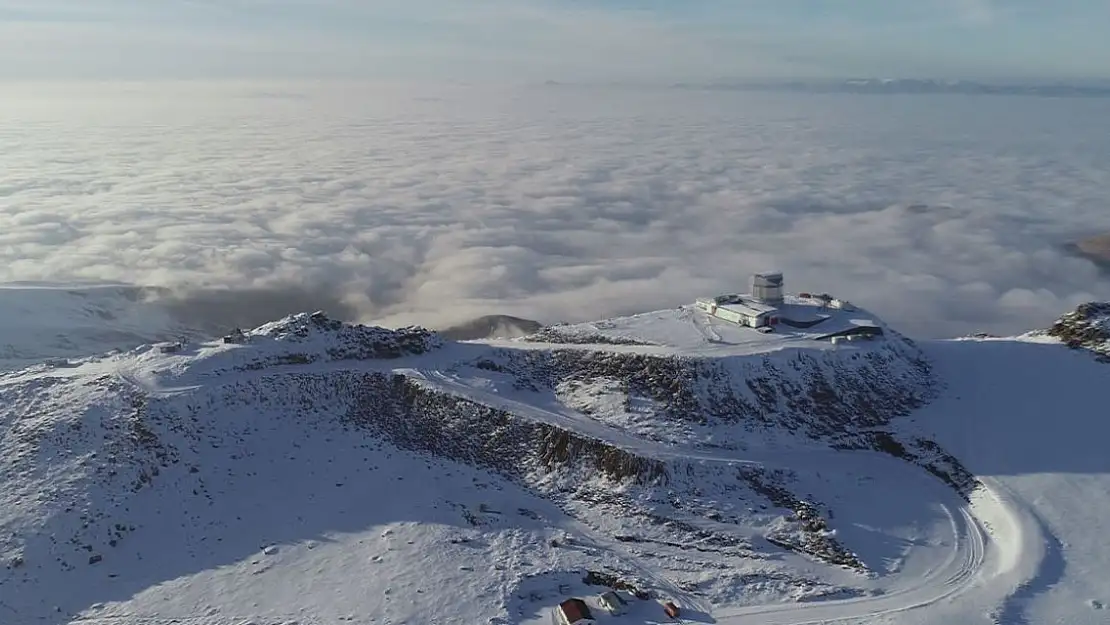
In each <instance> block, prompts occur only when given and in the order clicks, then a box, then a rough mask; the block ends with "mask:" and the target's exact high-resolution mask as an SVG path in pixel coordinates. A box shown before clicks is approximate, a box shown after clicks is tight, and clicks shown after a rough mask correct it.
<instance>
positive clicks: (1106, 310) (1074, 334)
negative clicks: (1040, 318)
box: [1048, 302, 1110, 363]
mask: <svg viewBox="0 0 1110 625" xmlns="http://www.w3.org/2000/svg"><path fill="white" fill-rule="evenodd" d="M1048 335H1049V336H1053V337H1056V338H1058V339H1060V340H1061V341H1063V342H1064V344H1065V345H1067V346H1068V347H1070V348H1072V349H1085V350H1089V351H1091V352H1092V353H1093V354H1094V355H1095V357H1096V358H1098V360H1099V361H1101V362H1106V363H1110V302H1088V303H1086V304H1080V305H1079V306H1078V307H1077V308H1076V309H1075V310H1074V311H1072V312H1070V313H1067V314H1066V315H1064V316H1062V317H1060V318H1059V319H1057V320H1056V323H1054V324H1052V327H1051V328H1049V329H1048Z"/></svg>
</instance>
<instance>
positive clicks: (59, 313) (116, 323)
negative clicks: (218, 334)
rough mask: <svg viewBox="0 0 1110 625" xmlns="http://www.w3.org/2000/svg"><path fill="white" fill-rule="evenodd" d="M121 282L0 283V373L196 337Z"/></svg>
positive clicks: (147, 292) (146, 292)
mask: <svg viewBox="0 0 1110 625" xmlns="http://www.w3.org/2000/svg"><path fill="white" fill-rule="evenodd" d="M154 294H155V291H154V290H153V289H144V288H141V287H135V286H129V285H124V284H102V283H96V284H82V283H74V284H56V283H33V282H19V283H4V284H0V371H4V370H12V369H21V368H23V367H27V366H29V365H33V364H36V363H40V362H43V361H46V360H49V359H65V358H70V357H82V356H91V355H94V354H99V353H103V352H106V351H109V350H111V349H129V348H132V347H136V346H138V345H142V344H143V343H150V342H153V341H160V340H168V339H173V338H177V337H180V336H185V337H192V338H199V333H198V332H196V331H195V330H193V329H191V328H188V327H186V326H185V325H183V324H182V323H180V322H179V321H177V320H175V319H174V318H173V317H172V316H171V315H170V314H168V313H167V312H166V311H165V310H164V309H163V308H161V307H159V306H158V305H156V304H155V303H154V301H153V299H154V298H153V296H154Z"/></svg>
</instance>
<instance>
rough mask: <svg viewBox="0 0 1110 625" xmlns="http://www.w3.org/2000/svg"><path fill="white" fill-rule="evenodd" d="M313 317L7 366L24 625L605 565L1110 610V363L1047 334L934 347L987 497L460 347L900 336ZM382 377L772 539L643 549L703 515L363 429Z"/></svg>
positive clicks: (261, 604)
mask: <svg viewBox="0 0 1110 625" xmlns="http://www.w3.org/2000/svg"><path fill="white" fill-rule="evenodd" d="M864 315H865V313H864ZM852 316H853V318H860V317H861V313H860V312H859V311H857V312H855V313H852ZM307 319H308V317H307V316H301V317H299V318H297V319H294V320H293V321H290V320H288V319H287V320H283V321H281V322H277V323H275V324H269V325H267V326H263V327H262V328H259V329H258V330H256V331H254V332H252V333H249V334H250V336H249V339H248V341H247V342H246V343H245V344H231V343H223V342H198V343H187V344H184V345H182V346H180V347H179V348H178V347H175V348H174V349H172V350H169V349H161V348H159V347H158V346H154V345H146V346H143V347H140V348H137V349H134V350H131V351H127V352H123V353H117V354H110V355H104V356H96V357H87V358H73V359H72V360H71V361H70V362H68V363H67V365H66V366H58V363H52V364H51V365H39V366H35V367H30V368H25V369H21V370H18V371H9V372H6V373H0V428H2V430H0V432H2V438H0V557H2V558H3V559H4V560H3V562H0V564H2V565H4V566H5V567H6V568H0V622H2V623H13V624H17V625H18V624H22V623H27V624H31V623H49V624H56V623H57V624H60V623H85V624H88V625H109V624H112V625H140V624H141V625H161V624H168V623H179V624H183V625H184V624H190V625H246V624H247V623H254V624H255V625H278V624H282V625H292V624H294V623H296V624H298V625H316V624H324V623H391V624H399V623H409V624H434V623H529V624H531V623H534V624H544V625H546V624H548V623H551V622H552V616H551V611H550V610H551V608H552V607H553V606H554V605H555V604H557V603H558V602H559V601H560V600H561V598H563V597H566V596H571V595H573V596H580V597H585V598H586V599H587V601H588V602H589V603H590V604H591V605H592V606H594V607H595V608H596V607H597V603H596V596H597V595H598V594H599V593H600V592H602V591H603V590H604V588H602V587H597V586H586V585H584V584H583V583H582V572H583V571H585V570H609V571H619V572H623V573H624V574H625V576H626V577H628V576H631V577H633V578H635V579H636V580H638V581H639V582H640V583H641V584H642V586H643V587H645V588H648V589H650V590H651V591H653V592H654V593H656V594H657V595H658V597H659V598H661V599H663V598H666V599H674V600H675V601H676V602H677V603H678V604H679V605H680V606H682V607H683V609H684V614H683V617H684V622H705V623H721V624H736V625H741V624H742V625H748V624H761V625H772V624H773V625H788V624H789V625H800V624H803V623H811V624H816V623H866V624H872V623H899V624H901V623H907V624H915V623H994V624H999V625H1024V624H1026V623H1029V624H1032V623H1069V624H1078V625H1084V624H1087V623H1090V624H1094V623H1106V622H1108V621H1110V611H1107V610H1106V609H1104V606H1107V605H1110V590H1108V587H1107V586H1106V584H1105V580H1106V579H1107V578H1108V577H1110V554H1108V553H1107V551H1106V549H1105V547H1104V545H1105V536H1106V534H1105V532H1104V530H1105V529H1106V528H1105V525H1106V524H1107V521H1106V519H1107V518H1110V454H1108V453H1107V452H1106V444H1107V443H1106V441H1107V440H1108V436H1107V435H1108V434H1110V422H1108V421H1107V420H1106V419H1105V418H1104V415H1105V412H1106V411H1105V408H1104V406H1105V403H1106V402H1105V392H1104V390H1103V389H1104V388H1105V384H1106V382H1107V381H1108V380H1110V367H1108V366H1107V365H1105V364H1100V363H1097V362H1095V361H1094V359H1092V358H1091V357H1090V356H1089V355H1088V354H1085V353H1083V352H1081V351H1073V350H1068V349H1066V348H1064V347H1063V346H1061V345H1059V344H1057V343H1056V342H1055V341H1053V340H1050V339H1047V338H1045V337H1044V336H1042V335H1036V336H1034V335H1029V336H1024V337H1015V338H1004V339H983V340H970V339H964V340H951V341H933V342H927V343H923V344H920V345H919V347H920V348H921V349H922V350H923V351H924V353H925V355H926V356H928V358H929V360H930V361H931V362H932V365H933V368H934V371H935V373H936V374H937V375H938V376H939V377H940V378H941V379H942V380H943V381H944V384H945V389H944V391H943V393H941V395H940V397H939V398H937V399H936V400H935V401H933V402H932V403H931V404H930V405H928V406H926V407H925V408H922V409H919V410H918V411H916V412H914V413H913V414H911V415H909V416H907V417H902V418H899V419H896V424H897V428H899V429H900V430H901V431H903V432H905V433H906V434H907V435H916V436H927V437H930V438H932V439H933V440H935V441H937V442H938V443H939V444H940V445H941V446H943V447H944V448H946V449H947V450H948V451H949V452H952V453H954V454H955V456H956V457H957V458H959V459H960V460H961V461H962V462H963V463H964V464H965V465H966V466H967V467H968V468H970V469H971V470H972V471H973V472H974V473H975V474H976V475H977V476H978V477H979V479H980V480H981V481H982V483H983V487H982V488H980V489H979V490H977V491H976V492H974V493H973V494H972V496H971V497H970V501H965V500H963V499H961V498H960V497H959V496H958V495H957V493H955V492H954V491H953V490H952V489H951V488H949V487H948V486H947V485H945V484H944V483H942V482H941V481H940V480H938V479H936V478H935V477H933V476H932V475H929V474H928V473H926V472H925V471H923V470H922V469H921V468H920V467H917V466H915V465H912V464H909V463H907V462H902V461H900V460H897V459H895V458H893V457H890V456H887V455H882V454H879V453H875V452H867V451H835V450H833V449H831V448H829V447H827V446H825V445H823V444H821V443H820V442H818V441H813V440H809V439H806V438H804V437H800V436H795V435H794V434H795V433H793V432H777V433H774V432H772V433H762V434H760V435H758V436H757V435H755V434H753V433H748V434H747V435H745V431H744V430H742V429H740V428H735V427H732V428H729V427H725V426H719V427H715V426H714V424H712V423H709V424H700V425H694V426H690V428H689V429H688V430H687V431H683V432H678V433H673V432H671V433H667V432H668V431H669V430H671V429H673V428H670V427H661V426H660V425H659V424H658V423H652V422H650V414H651V410H650V405H648V404H649V403H650V401H651V400H650V399H648V398H644V397H635V396H627V395H624V396H622V390H621V389H620V387H619V385H618V384H616V383H615V382H614V381H612V380H606V379H597V380H592V381H590V382H589V383H587V384H581V383H580V384H577V385H576V384H571V383H570V382H564V383H560V384H559V385H558V386H557V388H556V392H555V393H554V395H544V394H542V393H535V392H531V391H526V390H521V389H519V388H517V387H516V386H514V385H513V384H512V381H511V380H510V379H508V378H507V377H506V376H504V375H501V374H498V373H496V372H492V371H485V372H484V373H480V372H479V371H480V370H479V369H477V368H475V367H471V366H460V364H459V363H461V362H468V361H472V360H473V359H475V358H480V357H483V355H487V354H495V353H499V351H503V350H506V349H508V350H551V349H585V350H597V351H609V352H613V353H627V352H633V353H648V354H655V355H660V354H677V355H682V356H689V357H691V358H719V359H722V361H723V362H725V363H726V365H727V366H728V367H730V369H729V370H730V371H733V372H734V374H735V375H744V372H745V371H747V370H748V369H745V367H750V366H756V365H755V364H753V363H763V362H765V361H766V362H779V360H776V359H789V358H792V357H794V356H796V355H797V354H810V353H820V354H823V355H824V356H829V357H833V358H843V359H846V360H851V359H853V358H854V357H856V356H857V355H859V354H861V353H863V352H864V351H866V350H882V349H892V350H894V353H900V351H899V350H905V351H907V354H908V350H909V348H907V347H899V346H898V345H901V344H900V343H898V345H895V343H896V341H897V340H900V339H897V338H889V339H880V340H878V341H862V342H853V343H851V344H841V345H838V346H836V347H835V348H834V347H833V346H832V345H831V344H829V343H828V342H826V341H815V340H814V337H813V336H810V335H803V334H800V333H799V334H787V335H784V334H771V335H763V334H759V333H756V332H754V331H751V330H748V329H743V328H737V327H735V326H730V325H728V324H724V323H720V322H716V321H713V320H709V319H707V318H706V317H704V316H703V315H700V313H697V312H696V311H692V310H690V309H688V308H684V309H679V310H674V311H659V312H654V313H648V314H645V315H637V316H634V317H630V318H625V319H617V320H608V321H605V322H598V323H595V324H592V325H585V324H584V325H579V326H575V327H569V326H564V327H562V328H561V330H562V331H567V330H568V329H569V331H571V332H575V331H577V332H579V334H580V335H582V336H588V335H591V334H596V335H602V336H606V335H607V336H610V337H613V336H619V337H623V338H626V339H632V340H636V341H641V342H644V343H650V344H648V345H609V344H572V345H563V344H560V345H554V344H538V343H529V342H526V341H519V340H514V341H488V342H470V343H457V344H455V343H447V344H441V343H439V342H437V341H435V340H428V341H426V342H425V343H424V344H423V346H424V348H426V349H428V350H429V351H426V352H425V353H420V354H413V355H407V356H401V357H399V358H378V359H365V358H359V359H348V358H342V357H337V356H336V354H342V353H344V352H343V351H342V350H343V349H345V348H347V347H349V344H348V343H343V342H342V341H339V340H338V339H336V337H335V336H334V335H333V334H331V333H328V332H324V331H320V332H307V333H305V334H303V335H297V334H290V333H288V332H285V329H286V328H289V327H295V326H296V325H297V322H305V321H306V320H307ZM360 336H361V335H360ZM78 347H79V349H84V348H87V347H89V346H88V345H80V346H78ZM337 349H339V351H336V350H337ZM915 349H916V348H915ZM290 355H295V356H296V358H293V359H289V358H287V357H288V356H290ZM767 359H771V360H770V361H767ZM293 372H301V373H310V374H312V375H311V376H303V377H297V376H294V375H290V374H291V373H293ZM372 372H383V373H387V374H396V375H401V376H405V377H406V378H407V379H410V380H415V381H416V382H417V383H418V384H421V385H425V386H428V387H431V388H434V389H436V390H439V391H442V392H444V393H448V394H452V395H456V396H460V397H465V398H468V399H471V400H473V401H476V402H478V403H481V404H485V405H488V406H492V407H495V408H501V409H504V410H506V411H508V412H509V413H512V414H514V415H517V416H519V417H520V418H522V419H526V420H529V421H534V422H540V423H546V424H551V425H554V426H556V427H559V428H563V429H565V430H567V431H570V432H574V433H576V434H579V435H582V436H585V437H588V438H591V439H596V440H600V441H603V442H605V443H607V444H610V445H612V446H614V447H615V448H618V449H624V450H628V451H630V452H633V453H635V454H637V455H639V456H642V457H645V458H654V459H659V460H661V461H664V462H667V463H669V466H672V467H685V470H686V475H685V476H678V475H677V474H676V477H675V479H674V481H673V482H672V484H671V485H670V486H669V487H668V488H669V490H667V489H663V490H659V489H656V490H654V491H653V490H651V489H650V488H645V487H636V486H633V485H630V484H612V483H607V482H605V481H604V480H602V479H601V478H599V477H597V476H586V477H584V478H583V479H585V480H586V481H589V482H591V483H596V485H597V487H598V489H600V490H601V491H605V490H606V489H608V490H610V491H612V492H614V493H623V494H628V495H629V496H630V497H633V498H639V499H638V501H639V502H640V503H641V504H643V505H645V506H654V508H648V509H655V510H657V511H659V512H660V513H661V514H662V513H665V512H666V509H665V506H663V505H662V504H660V503H652V502H653V501H654V500H652V499H650V497H651V496H655V495H658V496H663V497H668V496H669V497H678V498H679V499H682V500H683V506H684V508H683V509H684V510H686V511H687V512H686V513H684V514H687V516H683V517H681V520H683V521H684V522H686V523H690V524H693V525H696V526H697V527H700V528H703V529H712V528H713V527H715V525H714V522H710V521H707V520H706V519H705V518H704V517H701V516H698V515H696V514H694V512H692V510H693V509H694V508H696V507H698V506H711V507H712V508H713V510H715V511H717V512H719V513H720V514H722V515H723V516H724V517H725V518H726V519H730V520H731V521H730V522H731V523H732V524H733V525H732V529H731V530H730V531H733V532H734V534H736V535H739V536H742V537H743V538H744V540H745V541H746V542H745V544H744V545H742V546H740V547H736V548H724V549H720V550H717V551H709V552H702V551H687V550H683V549H680V548H671V547H667V546H665V545H662V544H661V543H647V544H645V543H639V542H622V541H620V540H616V539H615V536H616V535H617V534H618V533H621V532H625V533H627V532H630V531H631V532H635V533H637V534H638V535H640V536H641V537H648V538H650V539H652V540H666V538H667V537H668V535H669V533H670V532H675V531H676V530H675V529H674V528H673V527H671V526H669V525H664V526H661V527H660V526H657V525H653V524H651V523H649V522H647V521H645V520H644V519H643V518H641V517H637V516H635V515H631V516H629V517H627V518H616V517H613V516H612V515H609V514H608V513H603V512H601V511H599V510H594V509H592V506H591V505H590V504H589V503H588V502H581V501H578V502H574V501H569V500H559V499H558V497H557V496H552V494H553V493H557V492H558V490H557V489H558V488H560V487H561V486H560V484H559V483H558V482H559V480H560V479H564V480H565V477H564V478H559V477H558V476H555V475H548V476H545V475H544V474H543V473H542V472H536V471H532V473H529V474H528V475H529V478H528V479H529V480H533V481H531V482H525V483H521V482H520V481H514V480H511V479H508V478H506V477H504V476H502V475H499V474H497V473H494V472H492V471H490V470H486V469H482V468H478V467H475V466H468V465H465V464H461V463H459V462H455V461H452V460H448V459H444V458H437V457H433V456H430V455H426V454H421V453H416V452H412V451H405V450H402V449H399V448H397V447H395V446H394V445H392V444H390V443H388V442H385V441H383V440H381V439H380V438H378V437H376V436H375V435H374V434H372V433H370V432H366V431H364V430H360V429H357V428H351V427H348V426H347V424H345V423H343V422H342V420H341V419H340V418H339V415H342V414H343V413H344V412H345V411H347V410H349V409H350V408H351V406H352V404H353V402H354V401H355V398H354V397H353V393H351V392H348V390H349V387H348V386H345V385H346V384H347V383H348V382H349V381H351V380H356V379H357V376H359V375H363V374H366V373H372ZM321 380H339V381H340V382H341V383H338V384H330V385H329V384H328V383H324V382H321ZM150 406H155V407H160V408H159V409H162V410H165V411H167V412H166V414H173V415H177V416H178V417H179V420H178V421H169V422H167V424H163V425H164V426H165V427H163V428H162V429H160V430H158V432H157V433H156V435H157V437H159V439H158V440H157V441H154V442H152V441H151V439H150V436H151V432H150V429H149V427H148V426H147V425H144V423H145V422H144V421H143V420H142V419H140V418H138V417H137V416H136V415H138V414H140V413H141V411H142V410H144V409H147V407H150ZM705 443H710V444H705ZM167 450H170V451H167ZM159 454H168V455H170V456H172V458H169V459H168V460H167V459H166V458H160V457H159ZM162 461H164V462H162ZM158 467H162V468H158ZM744 467H758V468H761V469H765V470H767V471H785V472H787V473H789V484H790V486H791V489H792V490H793V491H794V492H798V493H802V494H805V495H806V497H807V499H811V500H813V501H816V502H820V508H821V509H822V510H826V511H828V512H830V513H833V512H835V516H834V515H833V514H830V515H829V517H830V518H829V524H830V527H831V531H832V532H833V533H834V535H835V537H836V538H837V540H839V541H841V542H842V543H843V544H844V545H845V546H846V547H847V548H848V549H850V550H851V551H852V552H854V553H855V554H856V555H858V557H859V558H860V560H862V561H863V562H864V563H865V564H866V566H867V568H868V571H869V572H868V573H867V574H861V573H860V572H857V571H854V570H850V569H847V568H841V567H835V566H830V565H828V564H824V563H822V562H820V561H817V560H813V559H810V558H807V557H804V556H801V555H799V554H797V553H793V552H791V551H786V550H782V549H776V548H775V547H774V546H773V545H770V544H768V543H767V542H766V538H767V536H769V535H771V533H773V532H774V531H776V530H782V531H791V530H790V527H791V526H790V525H789V523H788V521H787V519H786V517H785V516H784V515H783V512H782V511H781V510H776V509H775V508H774V506H771V507H770V508H766V507H764V508H760V507H759V506H753V505H751V502H753V501H756V499H754V498H753V496H752V493H750V492H749V491H747V490H745V488H746V487H739V486H738V485H737V482H736V479H735V477H734V474H735V472H736V471H737V470H740V469H743V468H744ZM784 475H785V474H784ZM545 480H546V481H545ZM545 488H546V489H548V490H544V489H545ZM653 493H654V495H653ZM668 493H669V494H668ZM645 498H647V499H645ZM560 501H561V503H560ZM677 508H678V507H677V506H675V509H677ZM669 514H678V512H675V510H671V511H670V512H669ZM625 597H626V598H627V599H628V600H629V602H630V603H629V610H628V612H627V613H626V614H624V615H621V616H609V615H606V614H600V615H599V617H598V618H599V621H598V622H599V623H603V624H606V623H613V624H614V625H618V624H624V623H627V624H633V623H636V624H639V623H662V622H670V621H669V620H668V619H666V618H665V617H664V616H663V614H662V611H661V609H660V607H659V604H658V603H657V602H656V601H654V600H649V601H641V600H638V599H635V598H633V597H631V596H630V595H628V594H627V593H625ZM595 612H600V610H595Z"/></svg>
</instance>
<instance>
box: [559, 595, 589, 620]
mask: <svg viewBox="0 0 1110 625" xmlns="http://www.w3.org/2000/svg"><path fill="white" fill-rule="evenodd" d="M558 614H559V622H560V623H562V625H593V624H594V619H593V615H591V614H590V606H588V605H586V602H585V601H582V600H581V599H567V600H566V601H564V602H562V603H560V604H559V611H558Z"/></svg>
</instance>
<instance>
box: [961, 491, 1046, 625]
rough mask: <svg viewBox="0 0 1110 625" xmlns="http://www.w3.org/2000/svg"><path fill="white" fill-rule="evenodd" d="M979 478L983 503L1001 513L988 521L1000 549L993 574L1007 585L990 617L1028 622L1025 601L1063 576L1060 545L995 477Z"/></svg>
mask: <svg viewBox="0 0 1110 625" xmlns="http://www.w3.org/2000/svg"><path fill="white" fill-rule="evenodd" d="M981 481H982V482H983V483H984V485H985V487H986V490H985V492H984V493H983V496H984V497H985V498H986V500H987V503H988V504H990V505H992V506H994V507H997V509H998V510H999V511H1000V512H1001V513H1002V514H1004V515H1005V516H1003V517H1002V518H998V519H995V518H992V519H990V520H991V521H993V522H991V523H989V527H990V532H991V533H992V534H993V535H994V536H995V539H996V540H995V544H996V545H997V546H998V548H999V550H1000V553H999V558H998V569H997V570H996V571H995V576H996V578H997V580H998V582H999V583H1000V584H1003V583H1004V584H1006V585H1007V586H1008V588H1007V589H1006V591H1007V592H1006V594H1005V596H1004V597H1003V598H1002V600H1001V602H1000V603H999V604H998V605H997V606H996V607H995V609H994V610H993V611H992V612H991V618H992V620H993V621H994V623H996V625H1030V624H1031V623H1032V621H1030V620H1029V617H1028V615H1027V614H1026V610H1027V609H1028V606H1029V604H1030V603H1031V602H1032V600H1033V599H1034V598H1036V597H1037V596H1038V595H1039V594H1041V593H1043V592H1045V591H1047V590H1048V589H1049V588H1051V587H1052V586H1053V585H1055V584H1056V583H1058V582H1059V581H1060V580H1061V579H1063V577H1064V568H1065V564H1066V563H1065V561H1064V554H1063V546H1062V545H1061V544H1060V540H1059V539H1058V538H1056V536H1054V535H1053V534H1052V533H1051V532H1050V531H1049V530H1048V527H1047V526H1046V525H1045V523H1044V521H1042V520H1041V519H1040V518H1039V517H1037V516H1036V514H1035V513H1034V512H1033V511H1032V509H1031V508H1030V507H1028V506H1020V505H1018V504H1016V503H1015V500H1016V499H1017V497H1016V496H1015V495H1014V494H1013V493H1012V492H1011V491H1010V490H1009V489H1008V488H1006V486H1005V485H1003V484H1002V483H1001V482H1000V481H999V480H996V479H991V478H981ZM992 516H993V515H992Z"/></svg>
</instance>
